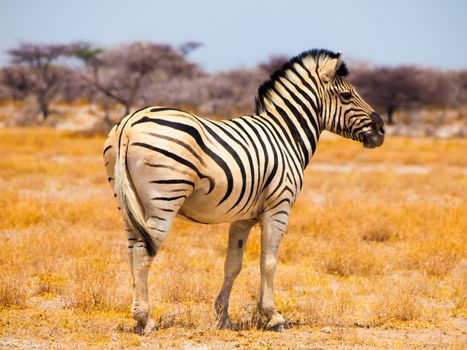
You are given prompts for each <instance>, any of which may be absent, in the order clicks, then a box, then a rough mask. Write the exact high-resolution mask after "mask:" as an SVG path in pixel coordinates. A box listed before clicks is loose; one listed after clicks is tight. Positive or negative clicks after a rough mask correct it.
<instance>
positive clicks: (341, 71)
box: [256, 49, 349, 113]
mask: <svg viewBox="0 0 467 350" xmlns="http://www.w3.org/2000/svg"><path fill="white" fill-rule="evenodd" d="M337 57H339V54H338V53H336V52H333V51H331V50H326V49H312V50H308V51H305V52H302V53H301V54H299V55H297V56H295V57H293V58H292V59H290V60H289V61H288V62H286V63H285V64H284V65H283V66H282V67H281V68H279V69H278V70H277V71H275V72H274V73H273V74H271V76H270V77H269V79H268V80H266V81H265V82H264V83H263V84H261V86H260V87H259V89H258V97H257V98H256V113H260V112H263V111H264V110H265V108H264V99H265V98H268V95H269V92H270V91H271V90H272V89H273V88H274V84H275V82H276V81H277V80H278V79H280V78H281V77H283V76H284V75H285V74H286V72H287V71H288V70H289V69H290V68H291V67H293V65H294V64H295V63H299V64H302V65H304V66H308V65H309V64H303V63H304V61H308V60H310V59H311V60H313V61H315V62H316V63H322V62H323V61H324V60H326V59H328V58H337ZM348 74H349V71H348V69H347V66H346V65H345V63H344V62H342V63H341V65H340V66H339V68H338V69H337V72H336V75H338V76H340V77H345V76H347V75H348Z"/></svg>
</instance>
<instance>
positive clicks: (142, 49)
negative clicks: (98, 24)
mask: <svg viewBox="0 0 467 350" xmlns="http://www.w3.org/2000/svg"><path fill="white" fill-rule="evenodd" d="M198 46H199V45H198ZM198 46H196V47H198ZM193 49H195V46H194V45H192V46H191V50H193ZM188 51H189V49H188V48H186V49H185V54H187V53H188ZM74 53H75V55H76V57H78V58H80V59H81V60H82V61H83V62H84V64H85V77H86V79H87V80H88V81H89V82H90V83H91V84H92V85H93V86H94V88H95V89H96V90H97V91H99V92H100V93H102V94H103V95H104V96H105V97H106V98H108V99H111V100H113V101H115V102H116V103H118V104H120V105H122V106H123V107H124V108H125V113H126V114H128V113H129V111H130V109H131V107H132V106H134V105H136V104H138V100H141V96H142V94H141V90H142V89H143V88H144V87H146V86H148V84H149V83H150V82H151V81H152V80H158V81H168V80H170V79H173V78H176V77H180V76H185V77H189V76H192V75H196V74H198V73H199V69H198V67H197V66H196V65H195V64H193V63H191V62H189V61H187V60H186V59H185V57H184V56H183V54H182V53H181V52H179V51H177V50H175V49H174V48H172V47H171V46H169V45H159V44H153V43H140V42H135V43H132V44H127V45H122V46H119V47H116V48H113V49H109V50H103V49H100V48H94V47H92V46H91V45H89V44H83V43H78V44H75V45H74Z"/></svg>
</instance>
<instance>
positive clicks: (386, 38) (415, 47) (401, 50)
mask: <svg viewBox="0 0 467 350" xmlns="http://www.w3.org/2000/svg"><path fill="white" fill-rule="evenodd" d="M466 36H467V1H463V0H441V1H435V0H392V1H391V0H386V1H377V0H374V1H371V0H347V1H344V0H331V1H305V0H269V1H267V0H257V1H255V0H233V1H221V0H217V1H216V0H196V1H188V0H186V1H183V0H165V1H156V0H153V1H151V0H131V1H123V0H81V1H79V0H74V1H66V0H37V1H35V0H29V1H27V0H0V51H1V52H0V65H5V64H6V63H7V62H8V57H7V56H6V55H5V53H4V51H5V50H7V49H8V48H11V47H14V46H15V45H17V44H18V43H19V42H37V43H68V42H71V41H76V40H85V41H89V42H91V43H93V44H96V45H101V46H111V45H114V44H117V43H124V42H130V41H153V42H158V43H166V44H173V45H179V44H181V43H183V42H186V41H199V42H202V43H203V44H204V46H203V47H202V48H200V49H198V50H196V51H195V52H193V53H192V55H191V56H190V59H192V60H193V61H195V62H197V63H199V64H200V65H201V67H203V68H204V69H205V70H207V71H211V72H212V71H218V70H227V69H232V68H238V67H246V66H253V65H255V64H257V63H259V62H261V61H265V60H267V58H268V57H269V56H271V55H274V54H283V55H287V56H294V55H296V54H298V53H300V52H302V51H304V50H307V49H311V48H328V49H331V50H334V51H337V50H339V51H342V52H343V53H344V57H347V58H352V59H356V60H363V61H368V62H371V63H373V64H377V65H399V64H419V65H423V66H431V67H436V68H455V69H457V68H467V37H466Z"/></svg>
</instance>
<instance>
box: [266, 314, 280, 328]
mask: <svg viewBox="0 0 467 350" xmlns="http://www.w3.org/2000/svg"><path fill="white" fill-rule="evenodd" d="M284 325H285V321H284V318H283V317H282V316H281V314H279V313H276V314H275V315H273V316H272V317H271V319H270V320H269V322H268V324H267V325H266V329H267V330H270V331H273V332H282V331H284Z"/></svg>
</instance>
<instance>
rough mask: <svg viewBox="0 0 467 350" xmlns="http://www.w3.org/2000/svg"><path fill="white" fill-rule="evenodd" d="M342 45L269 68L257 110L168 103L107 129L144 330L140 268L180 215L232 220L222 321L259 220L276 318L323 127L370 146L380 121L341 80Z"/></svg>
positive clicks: (273, 321) (267, 304) (107, 154)
mask: <svg viewBox="0 0 467 350" xmlns="http://www.w3.org/2000/svg"><path fill="white" fill-rule="evenodd" d="M345 74H346V68H345V65H344V64H343V63H342V62H341V58H340V54H336V53H333V52H331V51H327V50H312V51H308V52H305V53H303V54H301V55H299V56H297V57H295V58H293V59H292V60H291V61H289V62H288V63H287V64H286V65H284V67H283V68H282V69H281V70H279V71H278V72H276V73H275V74H273V75H272V76H271V78H270V79H269V80H268V81H267V82H266V83H265V84H263V85H262V86H261V87H260V89H259V93H258V98H257V113H256V114H255V115H249V116H242V117H239V118H234V119H231V120H223V121H213V120H209V119H207V118H203V117H199V116H196V115H193V114H191V113H188V112H184V111H181V110H178V109H174V108H167V107H147V108H144V109H141V110H139V111H137V112H135V113H133V114H131V115H129V116H127V117H125V118H124V119H123V120H122V121H121V122H120V123H119V124H118V125H116V126H115V127H114V128H113V129H112V130H111V132H110V134H109V137H108V139H107V141H106V144H105V149H104V159H105V164H106V169H107V173H108V179H109V182H110V183H111V185H112V187H113V189H114V193H115V196H116V197H117V201H118V203H119V207H120V208H121V209H122V213H123V217H124V221H125V225H126V230H127V233H128V239H129V255H130V263H131V266H132V273H133V277H134V280H135V297H134V301H133V309H132V311H133V317H134V318H135V319H136V320H137V321H138V324H137V328H138V329H137V330H138V331H139V332H142V333H149V332H150V331H151V330H152V328H153V326H154V324H153V321H152V320H151V319H150V317H149V306H148V300H147V270H148V269H149V266H150V264H151V261H152V257H153V256H154V255H155V254H156V253H157V249H158V247H160V245H161V244H162V242H163V241H164V239H165V237H166V236H167V234H168V232H169V230H170V226H171V223H172V220H173V219H174V217H175V216H179V217H182V218H185V219H188V220H192V221H194V222H199V223H205V224H209V223H221V222H231V223H232V225H231V229H230V238H229V248H228V254H227V259H226V264H225V279H224V285H223V286H222V289H221V292H220V294H219V297H218V299H217V301H216V311H217V314H218V317H219V326H220V327H229V326H230V320H229V317H228V312H227V309H228V299H229V295H230V290H231V288H232V284H233V281H234V279H235V277H236V276H237V275H238V273H239V272H240V269H241V259H242V255H243V251H244V247H245V243H246V240H247V238H248V233H249V230H250V229H251V227H252V226H253V225H254V224H256V223H257V222H259V223H260V224H261V227H262V232H263V233H262V254H261V274H262V282H261V294H260V302H259V307H260V310H261V311H262V312H263V313H264V314H266V316H267V317H268V318H269V320H270V321H269V327H270V328H273V329H281V328H282V327H283V322H284V321H283V318H282V316H281V315H280V314H279V313H278V312H277V310H276V308H275V306H274V301H273V298H272V293H273V286H272V281H273V276H274V271H275V267H276V260H277V250H278V247H279V244H280V240H281V238H282V235H283V233H284V232H285V229H286V227H287V223H288V219H289V214H290V209H291V208H292V205H293V203H294V202H295V200H296V199H297V196H298V194H299V192H300V189H301V188H302V185H303V173H304V169H305V168H306V166H307V164H308V163H309V161H310V159H311V157H312V156H313V154H314V152H315V150H316V145H317V143H318V140H319V136H320V133H321V132H322V131H323V130H329V131H332V132H335V133H337V134H340V135H342V136H345V137H348V138H352V139H354V140H358V141H361V142H363V143H364V145H365V146H366V147H376V146H379V145H381V144H382V142H383V139H384V135H383V134H384V129H383V122H382V120H381V118H380V117H379V116H378V115H377V114H376V113H375V112H374V111H373V109H372V108H371V107H370V106H369V105H368V104H367V103H366V102H365V101H364V100H363V99H362V98H361V97H360V96H359V95H358V93H357V92H356V91H355V89H354V87H353V86H352V85H350V84H349V83H348V82H346V81H345V80H344V79H343V76H345Z"/></svg>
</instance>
